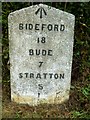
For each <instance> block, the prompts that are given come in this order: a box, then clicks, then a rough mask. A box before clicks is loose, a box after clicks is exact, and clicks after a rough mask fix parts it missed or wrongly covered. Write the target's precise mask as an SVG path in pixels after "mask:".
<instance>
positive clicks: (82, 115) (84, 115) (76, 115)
mask: <svg viewBox="0 0 90 120" xmlns="http://www.w3.org/2000/svg"><path fill="white" fill-rule="evenodd" d="M71 115H72V118H84V119H90V114H89V113H87V112H85V111H72V112H71Z"/></svg>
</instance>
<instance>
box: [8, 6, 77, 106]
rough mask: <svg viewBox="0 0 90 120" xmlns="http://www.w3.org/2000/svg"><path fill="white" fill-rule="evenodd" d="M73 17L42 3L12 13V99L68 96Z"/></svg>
mask: <svg viewBox="0 0 90 120" xmlns="http://www.w3.org/2000/svg"><path fill="white" fill-rule="evenodd" d="M74 21H75V17H74V15H72V14H70V13H67V12H63V11H61V10H58V9H56V8H53V7H49V6H47V5H43V4H39V5H35V6H30V7H27V8H24V9H21V10H17V11H15V12H12V13H10V14H9V17H8V26H9V50H10V51H9V53H10V65H11V68H10V76H11V99H12V101H15V102H17V103H25V104H29V105H37V104H40V103H49V104H54V103H55V104H57V103H61V102H63V101H65V100H66V99H68V98H69V91H70V82H71V66H72V55H73V36H74Z"/></svg>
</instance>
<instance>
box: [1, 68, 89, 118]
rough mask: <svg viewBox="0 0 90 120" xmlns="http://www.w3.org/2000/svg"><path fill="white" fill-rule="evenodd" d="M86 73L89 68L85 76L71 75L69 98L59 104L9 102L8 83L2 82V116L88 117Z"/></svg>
mask: <svg viewBox="0 0 90 120" xmlns="http://www.w3.org/2000/svg"><path fill="white" fill-rule="evenodd" d="M73 73H74V72H73ZM88 73H89V69H87V72H86V75H85V76H81V77H80V78H79V79H77V80H76V79H74V78H73V77H74V76H73V75H72V81H71V90H70V98H69V100H68V101H65V102H64V103H62V104H59V105H48V104H43V105H38V106H35V107H31V106H29V105H21V104H17V103H14V102H11V98H10V94H11V93H10V83H9V81H6V82H4V83H3V113H2V116H3V118H18V119H19V118H20V119H21V118H43V119H44V118H90V114H89V113H90V96H89V93H88V89H86V88H88V87H87V85H89V82H90V80H88V77H89V74H88ZM86 76H87V77H86ZM85 79H86V80H85ZM89 79H90V78H89ZM85 90H86V91H85ZM89 92H90V91H89Z"/></svg>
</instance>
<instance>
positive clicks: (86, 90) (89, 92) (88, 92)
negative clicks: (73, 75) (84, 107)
mask: <svg viewBox="0 0 90 120" xmlns="http://www.w3.org/2000/svg"><path fill="white" fill-rule="evenodd" d="M81 92H82V94H83V95H84V96H85V97H86V98H88V99H89V100H90V84H89V85H87V86H86V87H83V88H82V89H81Z"/></svg>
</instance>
